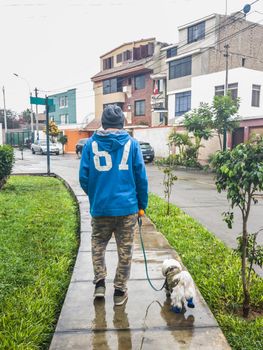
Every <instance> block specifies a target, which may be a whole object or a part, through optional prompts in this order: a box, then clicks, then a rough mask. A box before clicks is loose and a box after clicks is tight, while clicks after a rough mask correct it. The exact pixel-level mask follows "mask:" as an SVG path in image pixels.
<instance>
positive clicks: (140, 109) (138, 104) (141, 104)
mask: <svg viewBox="0 0 263 350" xmlns="http://www.w3.org/2000/svg"><path fill="white" fill-rule="evenodd" d="M135 115H145V100H140V101H135Z"/></svg>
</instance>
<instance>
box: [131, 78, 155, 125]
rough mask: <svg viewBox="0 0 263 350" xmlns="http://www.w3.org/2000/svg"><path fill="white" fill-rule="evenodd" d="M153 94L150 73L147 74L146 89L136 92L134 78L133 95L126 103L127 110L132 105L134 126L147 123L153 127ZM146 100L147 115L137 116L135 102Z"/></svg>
mask: <svg viewBox="0 0 263 350" xmlns="http://www.w3.org/2000/svg"><path fill="white" fill-rule="evenodd" d="M152 93H153V81H152V79H151V78H150V73H145V88H144V89H140V90H135V88H134V78H133V79H132V93H131V97H130V98H129V99H128V100H127V101H126V103H125V110H127V109H126V106H127V105H128V104H130V105H131V112H132V124H133V125H140V124H142V123H146V124H147V125H149V126H151V119H152V118H151V115H152V112H151V95H152ZM138 100H145V115H142V116H135V101H138Z"/></svg>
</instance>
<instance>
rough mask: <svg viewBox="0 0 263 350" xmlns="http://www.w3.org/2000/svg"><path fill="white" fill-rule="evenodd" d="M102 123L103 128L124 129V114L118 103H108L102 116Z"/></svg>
mask: <svg viewBox="0 0 263 350" xmlns="http://www.w3.org/2000/svg"><path fill="white" fill-rule="evenodd" d="M101 124H102V127H103V129H108V128H113V129H123V125H124V114H123V111H122V110H121V108H120V107H119V106H117V105H108V106H106V107H105V108H104V110H103V113H102V116H101Z"/></svg>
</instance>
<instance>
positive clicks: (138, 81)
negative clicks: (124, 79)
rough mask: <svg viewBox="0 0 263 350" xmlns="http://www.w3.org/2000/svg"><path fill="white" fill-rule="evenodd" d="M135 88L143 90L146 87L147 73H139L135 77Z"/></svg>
mask: <svg viewBox="0 0 263 350" xmlns="http://www.w3.org/2000/svg"><path fill="white" fill-rule="evenodd" d="M134 85H135V90H141V89H144V88H145V75H144V74H143V75H137V76H135V77H134Z"/></svg>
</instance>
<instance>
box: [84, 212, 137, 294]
mask: <svg viewBox="0 0 263 350" xmlns="http://www.w3.org/2000/svg"><path fill="white" fill-rule="evenodd" d="M136 221H137V214H132V215H127V216H103V217H94V218H92V222H91V225H92V238H91V244H92V262H93V269H94V281H93V282H94V283H97V282H98V281H99V280H101V279H103V278H105V277H106V276H107V268H106V265H105V252H106V247H107V244H108V242H109V240H110V239H111V237H112V233H114V236H115V240H116V244H117V251H118V266H117V270H116V274H115V278H114V287H115V288H118V289H121V290H123V291H125V290H126V283H127V281H128V279H129V277H130V270H131V260H132V251H133V238H134V229H135V224H136Z"/></svg>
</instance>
